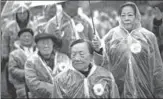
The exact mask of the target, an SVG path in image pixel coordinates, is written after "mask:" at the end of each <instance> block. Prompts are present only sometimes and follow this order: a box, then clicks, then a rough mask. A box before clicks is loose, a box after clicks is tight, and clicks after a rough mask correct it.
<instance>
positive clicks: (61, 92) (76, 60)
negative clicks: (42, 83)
mask: <svg viewBox="0 0 163 99" xmlns="http://www.w3.org/2000/svg"><path fill="white" fill-rule="evenodd" d="M93 51H94V49H93V47H92V46H91V43H90V42H88V41H84V40H83V39H79V40H76V41H74V42H73V43H72V44H71V59H72V67H71V68H70V69H68V70H67V71H65V72H62V73H60V74H59V75H57V76H56V78H55V79H54V88H53V98H119V92H118V89H117V85H116V83H115V81H114V77H113V76H112V74H111V73H110V72H109V71H107V70H106V69H104V68H102V67H100V66H96V65H95V64H94V63H93V61H92V60H93V59H92V57H93Z"/></svg>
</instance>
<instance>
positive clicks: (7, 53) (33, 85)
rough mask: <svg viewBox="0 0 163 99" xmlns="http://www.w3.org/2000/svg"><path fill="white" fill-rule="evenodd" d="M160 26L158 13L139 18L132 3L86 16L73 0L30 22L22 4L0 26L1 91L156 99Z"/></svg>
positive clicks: (160, 84) (161, 74)
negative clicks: (5, 89) (3, 81)
mask: <svg viewBox="0 0 163 99" xmlns="http://www.w3.org/2000/svg"><path fill="white" fill-rule="evenodd" d="M15 2H20V1H15ZM72 5H73V6H72ZM151 9H152V10H151ZM150 11H154V12H153V13H154V14H151V13H152V12H150ZM92 12H93V11H92ZM149 17H151V18H149ZM162 19H163V15H162V12H161V11H160V9H159V8H151V7H149V8H148V9H147V12H146V13H145V14H144V15H143V16H142V14H141V13H140V11H139V9H138V7H137V5H136V4H135V3H133V2H126V3H124V4H122V5H120V8H119V10H118V11H116V10H113V11H112V12H110V13H106V12H99V11H97V10H96V11H94V12H93V15H92V16H91V17H88V16H87V15H86V14H85V13H84V12H83V11H82V8H81V7H79V1H72V0H66V1H60V2H57V3H51V4H48V5H46V6H44V8H43V11H42V12H40V13H39V14H38V15H37V16H35V15H33V14H32V12H31V11H30V8H29V5H27V4H22V3H21V4H20V5H19V6H16V9H14V14H13V15H12V16H11V17H10V18H9V17H8V18H6V19H4V20H3V22H4V24H3V25H2V27H1V34H2V48H1V49H2V59H1V74H2V72H5V77H6V85H7V92H8V94H9V95H10V96H11V98H13V99H16V98H28V99H29V98H163V49H162V48H163V34H162V33H163V31H162V30H161V26H163V24H162ZM149 20H150V21H149ZM161 57H162V58H161ZM2 76H3V75H2ZM1 86H2V84H1ZM2 98H3V97H2Z"/></svg>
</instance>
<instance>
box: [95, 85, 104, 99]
mask: <svg viewBox="0 0 163 99" xmlns="http://www.w3.org/2000/svg"><path fill="white" fill-rule="evenodd" d="M93 90H94V93H95V94H96V95H97V96H101V95H102V94H103V93H104V87H103V86H102V84H95V85H94V87H93Z"/></svg>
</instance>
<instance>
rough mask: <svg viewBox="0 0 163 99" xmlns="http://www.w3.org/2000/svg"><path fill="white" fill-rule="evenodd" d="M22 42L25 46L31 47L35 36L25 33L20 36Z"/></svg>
mask: <svg viewBox="0 0 163 99" xmlns="http://www.w3.org/2000/svg"><path fill="white" fill-rule="evenodd" d="M20 42H21V44H22V45H23V46H31V45H32V43H33V36H32V34H31V33H30V32H24V33H23V34H21V35H20Z"/></svg>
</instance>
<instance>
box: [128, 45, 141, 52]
mask: <svg viewBox="0 0 163 99" xmlns="http://www.w3.org/2000/svg"><path fill="white" fill-rule="evenodd" d="M141 49H142V48H141V44H140V43H133V44H131V46H130V50H131V52H133V53H135V54H137V53H139V52H140V51H141Z"/></svg>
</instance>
